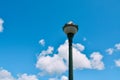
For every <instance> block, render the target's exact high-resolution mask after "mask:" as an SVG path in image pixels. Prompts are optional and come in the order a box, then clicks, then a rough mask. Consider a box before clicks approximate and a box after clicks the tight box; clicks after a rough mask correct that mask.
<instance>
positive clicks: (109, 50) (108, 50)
mask: <svg viewBox="0 0 120 80" xmlns="http://www.w3.org/2000/svg"><path fill="white" fill-rule="evenodd" d="M106 52H107V53H108V54H109V55H112V54H113V52H114V49H113V48H108V49H107V50H106Z"/></svg>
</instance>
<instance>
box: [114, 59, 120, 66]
mask: <svg viewBox="0 0 120 80" xmlns="http://www.w3.org/2000/svg"><path fill="white" fill-rule="evenodd" d="M115 65H116V66H117V67H120V59H118V60H115Z"/></svg>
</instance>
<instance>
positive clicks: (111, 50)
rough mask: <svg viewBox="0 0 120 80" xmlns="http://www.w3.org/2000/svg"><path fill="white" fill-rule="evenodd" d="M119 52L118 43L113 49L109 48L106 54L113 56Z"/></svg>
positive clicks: (119, 44)
mask: <svg viewBox="0 0 120 80" xmlns="http://www.w3.org/2000/svg"><path fill="white" fill-rule="evenodd" d="M117 51H120V43H117V44H115V45H114V47H113V48H108V49H107V50H106V52H107V53H108V54H109V55H112V54H113V53H114V52H117Z"/></svg>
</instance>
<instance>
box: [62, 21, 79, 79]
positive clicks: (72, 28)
mask: <svg viewBox="0 0 120 80" xmlns="http://www.w3.org/2000/svg"><path fill="white" fill-rule="evenodd" d="M63 31H64V32H65V33H66V34H67V37H68V42H69V80H73V57H72V40H73V37H74V34H75V33H76V32H77V31H78V25H75V24H73V22H72V21H70V22H68V23H67V24H65V25H64V27H63Z"/></svg>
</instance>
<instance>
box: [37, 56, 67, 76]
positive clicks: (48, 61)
mask: <svg viewBox="0 0 120 80" xmlns="http://www.w3.org/2000/svg"><path fill="white" fill-rule="evenodd" d="M36 67H37V68H39V69H40V70H42V71H44V72H47V73H49V74H61V73H63V72H65V71H66V70H67V67H66V65H65V64H64V61H63V60H62V58H60V57H59V56H58V55H54V56H53V57H51V56H41V57H39V59H38V61H37V64H36ZM44 72H43V73H44Z"/></svg>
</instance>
